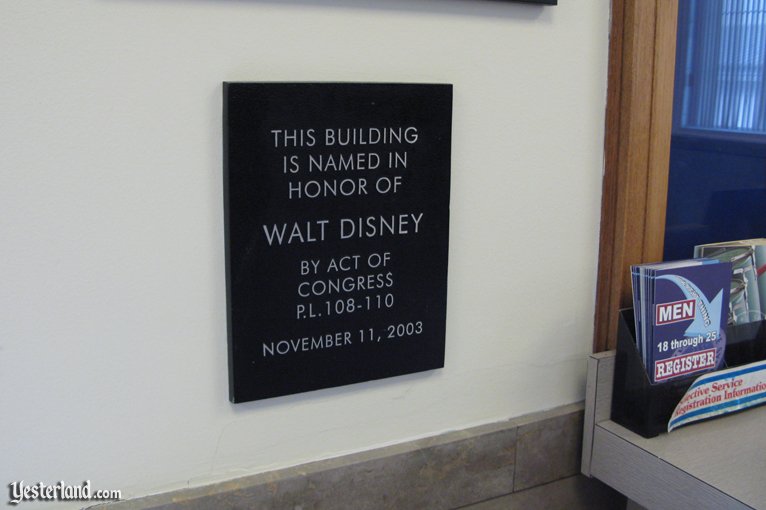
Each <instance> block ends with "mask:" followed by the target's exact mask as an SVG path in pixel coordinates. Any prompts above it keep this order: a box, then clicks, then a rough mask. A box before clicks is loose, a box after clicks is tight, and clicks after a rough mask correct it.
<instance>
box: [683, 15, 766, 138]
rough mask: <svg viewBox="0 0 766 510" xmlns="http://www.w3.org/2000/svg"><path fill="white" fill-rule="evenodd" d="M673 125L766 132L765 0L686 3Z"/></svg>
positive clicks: (731, 131)
mask: <svg viewBox="0 0 766 510" xmlns="http://www.w3.org/2000/svg"><path fill="white" fill-rule="evenodd" d="M678 32H679V37H678V45H679V47H678V53H677V67H676V80H677V82H676V96H677V99H676V102H675V113H674V117H675V118H674V126H675V129H676V131H683V130H686V129H694V130H706V131H710V130H714V131H718V132H720V131H724V132H730V133H733V134H735V133H743V134H744V133H751V134H766V0H682V2H681V7H680V9H679V24H678Z"/></svg>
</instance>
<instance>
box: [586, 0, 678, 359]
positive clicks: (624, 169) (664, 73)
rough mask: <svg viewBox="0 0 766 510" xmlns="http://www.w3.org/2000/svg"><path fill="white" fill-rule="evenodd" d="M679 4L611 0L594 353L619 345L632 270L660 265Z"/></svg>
mask: <svg viewBox="0 0 766 510" xmlns="http://www.w3.org/2000/svg"><path fill="white" fill-rule="evenodd" d="M677 18H678V0H612V19H611V27H610V40H609V71H608V85H607V87H608V88H607V108H606V133H605V141H604V180H603V189H602V199H601V233H600V238H599V259H598V280H597V281H598V283H597V289H596V308H595V324H594V338H593V350H594V352H599V351H604V350H608V349H612V348H614V346H615V343H616V331H617V319H618V312H619V309H620V308H624V307H628V306H632V296H631V286H630V270H629V268H630V265H631V264H636V263H639V262H648V261H659V260H662V250H663V242H664V237H665V207H666V202H667V192H668V165H669V160H670V133H671V126H672V111H673V77H674V68H675V49H676V23H677Z"/></svg>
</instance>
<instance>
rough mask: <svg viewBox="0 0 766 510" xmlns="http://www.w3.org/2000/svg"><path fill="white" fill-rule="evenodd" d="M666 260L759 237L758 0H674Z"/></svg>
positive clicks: (764, 118) (763, 12)
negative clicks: (699, 247)
mask: <svg viewBox="0 0 766 510" xmlns="http://www.w3.org/2000/svg"><path fill="white" fill-rule="evenodd" d="M673 114H674V118H673V135H672V139H671V149H670V180H669V182H668V207H667V221H666V229H665V259H666V260H675V259H681V258H689V257H691V256H692V255H693V252H694V246H695V245H697V244H704V243H712V242H719V241H730V240H735V239H748V238H754V237H766V0H681V1H680V2H679V16H678V42H677V53H676V84H675V98H674V112H673Z"/></svg>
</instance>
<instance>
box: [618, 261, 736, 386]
mask: <svg viewBox="0 0 766 510" xmlns="http://www.w3.org/2000/svg"><path fill="white" fill-rule="evenodd" d="M631 275H632V282H633V298H634V314H635V322H636V344H637V345H636V348H637V349H638V352H639V353H640V355H641V358H642V360H643V362H644V367H645V369H646V371H647V375H648V377H649V380H650V382H651V383H652V384H657V383H661V382H664V381H668V380H671V379H676V378H679V377H685V376H688V375H690V374H696V373H702V372H706V371H710V370H715V369H718V368H720V367H721V366H722V364H723V361H724V348H725V345H726V319H727V313H726V309H727V306H728V302H729V283H730V280H731V263H728V262H721V261H719V260H716V259H706V258H700V259H689V260H681V261H675V262H661V263H656V264H641V265H637V266H632V267H631Z"/></svg>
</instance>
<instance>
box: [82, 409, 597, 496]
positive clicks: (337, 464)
mask: <svg viewBox="0 0 766 510" xmlns="http://www.w3.org/2000/svg"><path fill="white" fill-rule="evenodd" d="M582 421H583V405H582V404H581V403H578V404H572V405H567V406H562V407H558V408H556V409H552V410H550V411H545V412H541V413H534V414H531V415H527V416H523V417H520V418H515V419H511V420H506V421H502V422H497V423H493V424H489V425H482V426H479V427H473V428H470V429H465V430H460V431H455V432H449V433H446V434H441V435H439V436H434V437H430V438H425V439H420V440H416V441H410V442H407V443H401V444H398V445H393V446H387V447H384V448H378V449H375V450H368V451H365V452H360V453H356V454H352V455H346V456H343V457H338V458H334V459H329V460H323V461H317V462H312V463H309V464H303V465H300V466H296V467H292V468H287V469H281V470H277V471H272V472H267V473H261V474H256V475H252V476H247V477H243V478H237V479H234V480H230V481H226V482H221V483H216V484H211V485H206V486H203V487H196V488H189V489H181V490H178V491H173V492H169V493H164V494H158V495H154V496H147V497H142V498H137V499H133V500H127V501H120V502H114V503H107V504H103V505H97V506H96V507H93V508H98V509H103V510H126V509H135V510H148V509H153V510H160V509H162V510H165V509H167V510H170V509H173V510H198V509H199V510H202V509H205V510H207V509H211V508H215V509H244V508H247V509H289V510H296V509H302V510H308V509H315V510H323V509H333V510H335V509H343V508H348V509H354V510H367V509H370V510H372V509H395V510H404V509H445V510H447V509H455V508H460V507H464V506H468V505H472V504H475V503H479V502H482V501H487V500H491V499H493V498H498V497H501V496H506V495H508V494H512V493H513V492H514V491H522V490H525V489H530V488H532V487H536V486H540V485H543V484H546V483H549V482H553V481H556V480H561V479H564V478H568V477H572V476H574V475H576V474H577V473H578V472H579V466H580V449H581V443H580V438H581V437H582Z"/></svg>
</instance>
